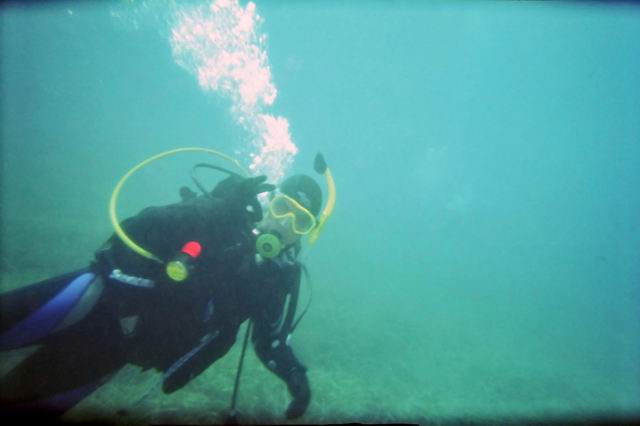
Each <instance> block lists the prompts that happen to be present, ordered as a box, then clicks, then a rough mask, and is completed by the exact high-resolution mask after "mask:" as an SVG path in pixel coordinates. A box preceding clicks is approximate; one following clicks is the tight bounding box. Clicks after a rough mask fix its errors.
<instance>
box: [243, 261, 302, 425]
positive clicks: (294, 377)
mask: <svg viewBox="0 0 640 426" xmlns="http://www.w3.org/2000/svg"><path fill="white" fill-rule="evenodd" d="M299 272H300V271H299V269H296V271H294V273H293V274H292V275H291V276H290V279H295V280H298V283H299V280H300V273H299ZM298 283H294V284H296V285H297V284H298ZM285 301H286V294H280V295H277V296H274V297H273V298H272V299H271V300H270V301H267V303H266V304H265V305H263V306H262V307H261V309H260V310H259V312H257V313H256V315H254V317H253V321H254V327H253V334H252V341H253V346H254V348H255V351H256V354H257V355H258V358H259V359H260V361H262V363H263V364H264V365H265V366H266V367H267V368H268V369H269V370H271V371H272V372H273V373H274V374H275V375H276V376H278V377H280V378H281V379H282V380H283V381H284V382H285V383H286V384H287V387H288V389H289V393H290V394H291V396H292V397H293V401H291V404H290V405H289V408H288V409H287V412H286V415H287V417H288V418H296V417H299V416H301V415H302V414H304V412H305V410H306V409H307V406H308V405H309V402H310V400H311V390H310V388H309V380H308V379H307V374H306V371H307V369H306V367H305V366H304V365H303V364H302V363H301V362H300V361H299V360H298V359H297V358H296V356H295V354H294V353H293V350H292V349H291V347H290V346H289V344H288V340H289V336H290V334H289V333H290V330H289V329H288V327H290V325H291V324H290V323H289V324H287V321H286V317H287V310H288V309H285ZM285 328H286V329H285Z"/></svg>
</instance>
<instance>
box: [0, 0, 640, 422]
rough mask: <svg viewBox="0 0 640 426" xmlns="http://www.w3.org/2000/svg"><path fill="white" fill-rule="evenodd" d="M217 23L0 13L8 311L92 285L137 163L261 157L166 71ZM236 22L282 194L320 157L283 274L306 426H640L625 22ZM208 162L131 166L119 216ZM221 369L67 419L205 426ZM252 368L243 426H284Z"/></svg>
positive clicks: (270, 6)
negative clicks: (259, 94) (47, 287)
mask: <svg viewBox="0 0 640 426" xmlns="http://www.w3.org/2000/svg"><path fill="white" fill-rule="evenodd" d="M219 2H220V3H221V4H234V3H236V4H238V3H237V2H235V1H232V0H227V1H222V0H219ZM210 4H212V3H211V2H202V3H196V2H185V3H173V2H155V3H154V2H135V1H133V2H52V3H46V2H36V3H27V5H22V4H20V2H10V3H5V4H4V5H2V6H1V9H0V10H1V24H0V28H1V29H0V31H1V37H0V43H1V52H2V53H1V54H2V61H1V64H0V66H1V72H0V78H1V93H2V95H1V96H2V110H1V123H0V125H1V132H2V133H1V135H2V151H1V152H2V170H1V172H2V180H1V185H2V191H1V206H2V207H1V208H2V211H1V213H2V216H1V220H2V228H1V235H2V241H1V243H2V246H1V248H2V250H1V252H0V254H1V258H0V268H1V269H0V273H1V280H2V290H3V291H7V290H10V289H13V288H17V287H20V286H22V285H27V284H29V283H32V282H35V281H37V280H41V279H44V278H46V277H49V276H52V275H55V274H60V273H64V272H67V271H70V270H75V269H77V268H80V267H83V266H85V265H86V264H87V262H89V261H90V260H91V259H92V257H93V253H94V251H95V250H96V249H97V248H98V247H99V246H100V245H101V244H102V242H103V241H104V240H105V239H107V238H108V237H109V236H110V235H111V233H112V232H113V230H112V228H111V224H110V222H109V215H108V203H109V198H110V196H111V193H112V190H113V188H114V186H115V184H116V183H117V182H118V180H119V179H120V177H121V176H122V175H124V174H125V173H126V172H127V171H128V170H129V169H130V168H131V167H133V166H134V165H136V164H138V163H139V162H141V161H142V160H144V159H146V158H148V157H150V156H152V155H154V154H157V153H160V152H163V151H166V150H169V149H172V148H177V147H187V146H200V147H205V148H211V149H217V150H220V151H223V152H225V153H228V154H230V155H232V156H236V157H237V158H238V159H239V160H240V161H241V162H242V163H243V164H245V165H247V166H249V164H250V163H251V162H252V159H255V158H256V156H258V154H256V153H257V152H258V151H257V149H258V148H256V145H255V140H256V138H257V136H256V135H257V134H258V133H257V132H258V130H256V129H257V127H249V126H248V125H247V124H246V123H247V121H246V119H245V118H244V117H245V116H239V115H238V114H240V112H239V111H241V108H240V107H238V106H237V105H236V104H235V103H234V102H236V101H237V100H238V98H236V97H234V96H235V95H232V94H229V93H228V92H224V91H223V90H222V89H220V90H218V89H215V90H214V89H213V88H212V87H213V86H211V84H213V83H211V80H209V84H210V86H208V88H205V87H204V86H203V78H202V74H200V79H199V77H198V75H197V70H196V69H195V65H194V64H195V59H191V60H190V61H191V62H189V61H187V62H188V63H187V64H185V63H184V62H183V63H179V62H180V58H181V57H180V56H179V55H178V54H176V44H175V32H173V33H172V30H173V29H175V28H176V25H177V23H178V22H179V16H184V15H180V14H181V13H182V14H184V13H185V10H187V9H188V8H193V7H205V8H206V7H209V5H210ZM252 4H253V3H248V2H244V1H243V2H240V3H239V7H240V8H242V9H243V10H244V11H249V10H251V9H250V8H251V7H252V6H251V5H252ZM255 13H256V14H258V15H259V16H260V17H261V18H262V22H261V24H260V26H259V33H260V34H263V35H265V36H266V37H265V38H264V39H262V41H261V43H262V44H260V46H261V47H263V48H264V54H265V55H266V56H264V57H263V59H265V61H266V62H264V63H263V65H264V66H265V67H268V69H269V70H270V74H271V78H272V82H273V85H274V87H277V96H276V97H275V98H269V97H268V96H265V97H264V98H261V99H263V100H264V105H262V106H261V107H260V109H259V111H258V112H259V113H260V114H270V116H271V117H273V118H274V119H273V120H272V121H271V122H274V123H276V122H277V123H280V125H281V127H280V129H281V130H282V129H284V130H287V129H288V132H289V133H286V132H285V131H284V130H282V132H281V133H278V134H279V135H281V136H282V138H283V140H285V142H287V143H288V141H289V140H288V139H287V138H288V137H289V136H290V141H291V143H292V144H295V150H294V149H293V148H291V149H289V150H288V151H286V155H287V156H286V157H282V158H284V159H282V160H281V161H282V164H280V165H282V166H283V167H282V171H284V172H286V173H288V174H290V173H309V174H313V175H315V173H314V172H313V168H312V166H313V158H314V156H315V154H316V153H317V152H322V153H323V154H324V156H325V158H326V159H327V162H328V164H329V166H330V167H331V170H332V172H333V176H334V178H335V181H336V185H337V202H336V207H335V211H334V213H333V215H332V216H331V218H330V219H329V221H328V223H327V225H326V227H325V230H324V232H323V234H322V236H321V238H320V239H319V241H318V243H317V244H316V245H315V246H313V247H306V248H305V249H304V251H303V254H302V257H303V260H304V261H305V263H306V264H307V265H308V267H309V271H310V274H311V281H312V288H311V289H312V295H313V298H312V300H313V303H312V304H311V308H310V310H309V313H308V314H307V315H306V317H305V318H304V320H303V321H302V322H301V325H300V327H299V328H298V329H297V331H296V334H295V336H294V338H293V341H292V345H293V347H294V350H295V351H296V353H297V354H298V355H299V357H300V359H301V360H302V362H303V363H304V364H305V365H306V366H307V367H308V369H309V372H308V374H309V379H310V382H311V388H312V395H313V396H312V401H311V405H310V407H309V409H308V411H307V413H306V414H305V416H304V417H303V418H301V419H300V421H301V422H306V423H328V422H356V421H359V422H379V423H380V422H381V423H387V422H417V423H426V422H433V423H438V422H448V421H458V420H479V421H498V422H504V421H518V420H527V419H536V420H542V421H548V420H553V419H556V420H557V419H583V418H585V419H598V418H602V417H606V418H610V417H614V418H624V419H631V418H638V417H640V221H639V218H640V197H639V195H640V194H639V192H638V187H639V183H640V119H639V118H640V43H638V40H640V5H638V4H635V3H633V2H586V3H581V2H488V1H480V2H469V1H461V2H458V1H454V2H426V1H425V2H410V1H405V2H380V1H367V2H321V1H309V2H296V1H260V0H256V1H255ZM172 37H174V39H173V41H172ZM183 59H184V57H183ZM267 60H268V61H267ZM194 70H195V71H194ZM247 114H249V113H247ZM251 114H253V113H250V114H249V115H247V116H246V117H256V115H255V114H254V115H251ZM285 120H286V121H285ZM266 122H267V121H265V123H266ZM263 130H264V129H263ZM252 132H253V133H252ZM265 140H267V139H265ZM286 146H288V147H291V145H286ZM294 151H295V152H294ZM283 152H284V151H283ZM278 158H280V157H278ZM205 160H208V158H207V157H206V156H203V155H195V154H194V155H191V154H185V155H184V156H175V157H172V158H169V159H167V160H166V161H163V162H157V163H154V164H153V165H152V166H149V167H148V168H146V169H145V170H144V171H142V172H140V173H139V174H138V175H136V176H135V177H134V178H132V179H131V182H128V183H127V187H126V188H125V189H124V190H123V192H122V194H121V195H120V201H119V206H118V214H119V216H120V217H121V218H125V217H127V216H130V215H133V214H135V213H137V212H138V211H139V210H141V209H142V208H143V207H145V206H147V205H158V204H167V203H171V202H176V201H178V200H179V197H178V190H179V188H180V187H181V186H182V185H191V186H192V187H193V185H192V184H191V182H190V178H189V172H190V168H191V165H192V164H194V163H195V162H199V161H205ZM284 162H287V163H286V164H285V163H284ZM203 174H206V173H205V172H203ZM276 175H277V174H276V171H274V176H276ZM315 176H317V177H318V179H319V181H320V182H321V183H322V184H323V188H325V186H324V182H322V179H321V177H320V176H318V175H315ZM205 178H206V179H212V182H214V181H215V179H216V176H210V175H207V176H205ZM194 189H195V188H194ZM325 193H326V190H325ZM310 294H311V290H310V289H309V287H308V286H304V285H303V296H302V299H301V301H302V303H304V302H305V301H306V298H307V297H308V296H309V295H310ZM238 340H241V338H239V339H238ZM239 346H240V343H238V344H236V347H234V349H233V350H232V352H231V353H229V354H228V355H227V356H226V357H225V358H224V359H222V360H220V361H219V362H217V363H216V364H214V365H213V366H211V367H210V368H209V369H208V370H207V371H206V372H205V373H204V374H203V375H201V376H200V377H198V378H197V379H196V380H194V381H193V382H192V383H190V384H189V385H188V386H186V387H185V388H184V389H183V390H181V391H179V392H177V393H175V394H172V395H164V394H162V391H161V386H160V380H161V374H160V373H157V372H154V371H144V372H143V371H140V369H138V368H137V367H135V366H127V367H125V368H124V369H123V370H121V371H120V372H119V373H118V374H117V375H116V377H114V378H113V379H112V380H111V381H110V382H109V383H107V384H106V385H105V386H103V387H102V388H100V389H99V390H98V391H97V392H95V393H94V394H93V395H91V396H90V397H89V398H87V399H86V400H84V401H83V402H82V403H80V404H79V405H78V406H76V407H75V408H74V409H72V410H71V411H70V412H68V413H67V414H66V415H65V419H67V420H86V419H87V418H88V417H87V416H90V415H92V416H93V415H95V414H96V413H101V415H103V416H106V417H107V418H109V419H112V420H113V419H115V420H116V421H119V422H122V423H131V424H137V423H166V422H173V423H176V422H178V423H182V422H184V423H190V424H193V423H215V422H220V421H221V419H222V416H223V415H224V412H225V410H226V409H227V408H228V404H229V400H230V398H231V389H232V388H233V380H234V375H235V368H236V365H237V360H238V356H239V352H240V351H239ZM250 352H251V353H250V354H249V356H248V358H247V363H246V366H245V370H244V372H243V377H242V385H241V387H240V394H239V399H238V410H239V412H240V416H241V417H240V418H241V421H248V422H257V421H260V422H267V423H269V422H276V423H277V422H281V421H282V417H281V415H282V412H283V411H284V409H285V408H286V404H287V403H288V401H289V397H288V394H287V390H286V386H285V385H284V384H283V383H282V382H281V381H280V380H279V379H278V378H276V377H275V376H274V375H272V374H271V373H269V372H268V371H267V370H266V369H265V368H264V367H263V366H262V365H261V364H260V363H259V361H258V360H257V358H256V357H255V355H254V354H253V352H252V351H250ZM3 370H5V368H4V367H3Z"/></svg>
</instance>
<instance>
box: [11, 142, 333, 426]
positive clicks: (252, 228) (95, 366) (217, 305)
mask: <svg viewBox="0 0 640 426" xmlns="http://www.w3.org/2000/svg"><path fill="white" fill-rule="evenodd" d="M181 150H204V149H200V148H181V149H178V150H174V152H168V153H164V154H162V155H161V156H165V155H168V154H172V153H175V152H179V151H181ZM207 151H210V150H207ZM218 154H219V153H218ZM161 156H156V157H157V158H160V157H161ZM157 158H152V159H149V160H147V161H152V160H155V159H157ZM142 165H146V163H144V164H143V163H141V164H140V165H138V166H137V168H139V167H141V166H142ZM198 167H208V168H212V169H216V170H219V171H223V172H225V173H226V174H228V177H226V178H225V179H224V180H222V181H221V182H220V183H219V184H218V185H217V186H216V187H215V188H214V189H213V190H211V191H207V190H206V189H204V187H202V185H200V183H199V182H198V181H197V180H196V179H195V177H194V174H193V171H192V177H194V181H195V182H196V185H197V186H198V188H199V189H200V191H201V192H202V194H200V195H198V194H196V193H195V192H193V191H192V190H190V189H188V188H187V187H183V188H182V189H181V190H180V196H181V201H180V202H178V203H175V204H170V205H166V206H160V207H147V208H145V209H144V210H142V211H141V212H140V213H139V214H138V215H136V216H134V217H131V218H128V219H126V220H124V221H123V222H122V223H118V222H117V220H116V219H115V200H116V198H117V193H118V192H119V189H120V188H121V186H122V184H123V183H124V181H125V180H126V178H128V177H129V176H130V175H131V174H132V173H133V172H134V171H136V170H137V168H134V169H132V170H131V171H130V172H129V173H128V174H127V175H125V177H124V178H123V179H122V180H121V181H120V182H119V184H118V185H117V186H116V190H115V191H114V194H113V196H112V203H111V213H112V222H113V224H114V227H115V229H116V232H115V234H114V235H113V236H112V237H111V238H109V239H108V240H107V242H106V243H105V244H104V245H103V246H102V247H101V248H100V249H99V250H98V251H97V252H96V254H95V259H94V261H93V262H92V263H91V265H90V266H88V267H87V268H84V269H81V270H79V271H75V272H71V273H69V274H65V275H62V276H59V277H55V278H51V279H48V280H45V281H43V282H40V283H36V284H32V285H30V286H26V287H23V288H19V289H17V290H14V291H11V292H8V293H5V294H2V295H1V296H0V297H1V303H2V304H1V307H2V314H3V315H2V324H1V325H2V330H1V331H2V335H1V337H0V348H1V349H2V351H6V350H12V349H16V348H22V347H27V346H33V345H39V346H38V349H37V350H35V352H34V353H33V354H31V355H30V356H28V357H27V358H26V359H25V360H23V361H22V362H21V363H20V364H18V365H17V366H16V367H15V368H13V369H12V370H11V371H9V372H8V373H7V374H6V375H5V376H4V377H2V379H0V397H1V403H2V412H3V415H5V416H8V415H22V414H24V413H26V412H31V413H34V412H36V413H39V414H43V415H47V416H48V415H52V414H53V415H61V414H63V413H64V412H65V411H66V410H68V409H70V408H71V407H73V406H74V405H75V404H76V403H78V402H79V401H81V400H82V399H83V398H85V397H86V396H87V395H89V394H90V393H91V392H93V391H94V390H95V389H97V388H98V387H99V386H101V385H102V384H104V383H105V382H106V381H108V379H109V378H110V377H111V376H112V375H113V374H114V373H115V372H116V371H118V370H119V369H120V368H121V367H122V366H124V365H125V364H128V363H131V364H134V365H138V366H141V367H143V368H144V369H148V368H154V369H157V370H159V371H161V372H162V374H163V377H162V391H163V392H165V393H172V392H175V391H177V390H179V389H181V388H182V387H183V386H185V385H186V384H187V383H189V381H190V380H191V379H193V378H194V377H196V376H198V375H199V374H200V373H202V372H203V371H204V370H206V369H207V368H208V367H209V366H210V365H211V364H213V363H214V362H215V361H216V360H217V359H219V358H221V357H222V356H224V355H225V354H226V353H227V352H228V351H229V350H230V349H231V347H232V346H233V344H234V342H235V341H236V335H237V334H238V331H239V328H240V326H241V324H242V323H244V322H245V321H247V320H249V323H248V325H247V329H246V330H247V332H246V335H245V339H244V344H245V346H244V347H243V349H242V356H241V361H240V365H239V368H238V373H237V376H236V385H235V388H234V393H233V399H232V407H231V416H234V415H235V400H236V392H237V388H238V380H239V375H240V370H241V366H242V358H243V357H244V352H245V348H246V344H247V340H248V338H249V335H250V336H251V341H252V343H253V346H254V349H255V352H256V354H257V356H258V358H259V359H260V361H261V362H262V363H263V364H264V365H265V366H266V367H267V368H268V369H269V370H270V371H271V372H273V373H274V374H275V375H276V376H277V377H279V378H280V379H282V380H283V381H284V383H285V384H286V386H287V388H288V391H289V393H290V395H291V398H292V400H291V402H290V403H289V405H288V407H287V409H286V411H285V415H286V417H287V418H289V419H292V418H297V417H299V416H301V415H303V414H304V412H305V410H306V409H307V407H308V405H309V403H310V400H311V390H310V386H309V380H308V378H307V374H306V370H307V369H306V367H305V366H304V365H303V364H302V363H301V362H300V361H299V360H298V358H297V357H296V356H295V354H294V351H293V349H292V348H291V346H290V344H289V343H290V337H291V333H292V332H293V330H294V329H295V327H296V326H297V324H298V321H299V320H300V319H301V316H302V315H304V312H303V313H302V315H301V316H299V317H298V318H297V319H296V318H295V316H296V306H297V301H298V295H299V286H300V282H301V276H302V273H303V270H304V267H303V265H302V264H301V263H300V262H299V261H298V260H297V256H298V253H299V252H300V249H301V238H302V237H303V236H308V237H309V241H310V243H313V242H314V241H315V240H316V239H317V237H318V234H319V232H320V230H321V229H322V226H323V225H324V223H325V221H326V219H327V218H328V217H329V215H330V214H331V211H332V209H333V204H334V202H335V185H334V183H333V178H332V177H331V173H330V170H329V168H328V167H327V165H326V163H325V162H324V159H323V158H322V156H321V155H320V154H318V156H317V157H316V162H315V169H316V171H317V172H318V173H321V174H323V175H324V176H325V178H326V181H327V186H328V189H329V197H328V201H327V204H326V206H325V208H324V210H322V211H321V209H322V190H321V188H320V186H319V185H318V183H317V182H316V181H315V180H314V179H313V178H311V177H309V176H307V175H294V176H291V177H289V178H287V179H285V180H284V181H283V182H282V184H281V185H280V186H279V187H278V188H276V187H275V186H274V185H271V184H269V183H267V182H266V177H265V176H257V177H247V176H246V175H247V174H245V175H244V176H243V174H241V173H236V172H232V171H230V170H228V169H225V168H223V167H218V166H213V165H209V164H198V165H196V166H194V170H195V168H198ZM260 198H261V199H263V200H264V201H263V204H261V203H260V201H259V199H260ZM307 308H308V305H307ZM305 311H306V309H305Z"/></svg>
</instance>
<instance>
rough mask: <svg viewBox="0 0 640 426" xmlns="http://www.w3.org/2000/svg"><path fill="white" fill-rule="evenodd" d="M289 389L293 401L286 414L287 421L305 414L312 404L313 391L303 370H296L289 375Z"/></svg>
mask: <svg viewBox="0 0 640 426" xmlns="http://www.w3.org/2000/svg"><path fill="white" fill-rule="evenodd" d="M287 388H289V393H290V394H291V397H292V398H293V400H292V401H291V403H289V407H288V408H287V411H286V412H285V416H286V417H287V419H295V418H298V417H300V416H302V415H303V414H304V412H305V411H306V410H307V407H308V406H309V402H311V389H310V388H309V380H308V379H307V374H306V373H305V371H304V370H303V369H295V370H293V371H291V373H289V376H288V378H287Z"/></svg>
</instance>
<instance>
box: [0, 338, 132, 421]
mask: <svg viewBox="0 0 640 426" xmlns="http://www.w3.org/2000/svg"><path fill="white" fill-rule="evenodd" d="M71 337H73V339H72V338H71ZM71 337H69V338H60V339H56V341H55V342H51V343H49V344H46V345H43V346H41V347H40V348H39V349H38V350H37V351H36V352H35V353H33V354H32V355H31V356H29V357H28V358H27V359H25V360H24V361H23V362H22V363H20V364H19V365H18V366H17V367H15V368H14V369H13V370H11V371H10V372H9V373H7V374H6V375H5V376H4V377H2V378H1V379H0V403H1V405H2V412H3V414H4V415H7V414H8V413H9V414H17V413H20V412H24V411H27V410H28V411H29V412H34V411H37V412H38V413H39V414H46V415H51V414H62V413H64V412H65V411H67V410H68V409H70V408H72V407H73V406H74V405H76V404H77V403H78V402H80V401H81V400H82V399H83V398H85V397H86V396H88V395H89V394H90V393H91V392H93V391H94V390H95V389H97V388H98V387H100V386H101V385H102V384H104V383H105V382H106V380H108V378H109V377H110V376H111V375H112V373H114V372H116V371H117V370H118V369H119V368H120V367H122V366H123V365H124V363H125V362H124V357H123V356H122V354H121V352H120V350H119V348H118V345H108V344H107V345H101V346H103V347H99V346H97V345H96V344H95V342H91V341H89V340H90V339H87V341H82V339H80V338H78V336H71Z"/></svg>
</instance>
